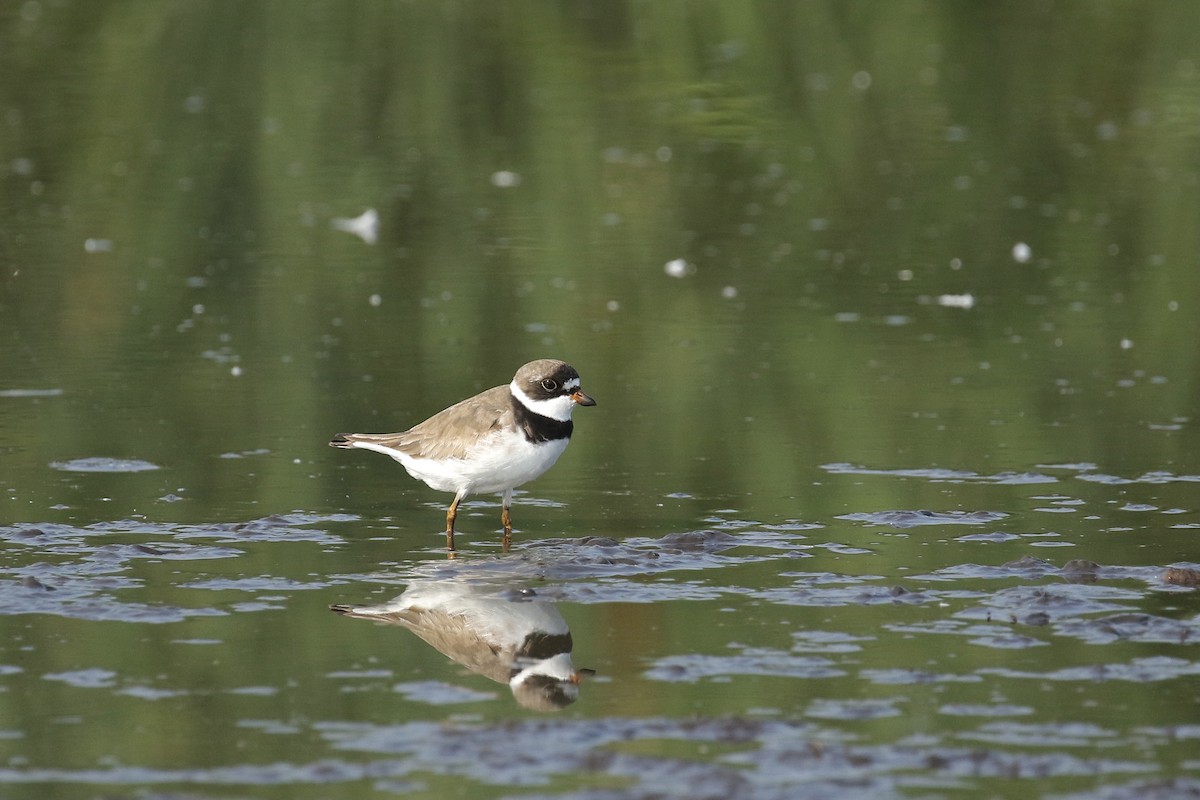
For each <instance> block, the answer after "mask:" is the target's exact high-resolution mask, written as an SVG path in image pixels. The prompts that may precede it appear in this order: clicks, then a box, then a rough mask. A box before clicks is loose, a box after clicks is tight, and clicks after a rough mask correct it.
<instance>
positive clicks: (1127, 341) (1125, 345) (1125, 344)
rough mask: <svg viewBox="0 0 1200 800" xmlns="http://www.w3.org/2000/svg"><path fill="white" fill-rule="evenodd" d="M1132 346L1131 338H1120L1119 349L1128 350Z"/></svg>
mask: <svg viewBox="0 0 1200 800" xmlns="http://www.w3.org/2000/svg"><path fill="white" fill-rule="evenodd" d="M1132 347H1133V340H1132V339H1122V340H1121V349H1122V350H1129V349H1130V348H1132Z"/></svg>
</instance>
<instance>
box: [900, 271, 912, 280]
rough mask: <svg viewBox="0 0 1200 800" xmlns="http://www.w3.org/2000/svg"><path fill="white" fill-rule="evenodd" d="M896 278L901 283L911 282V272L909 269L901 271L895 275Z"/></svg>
mask: <svg viewBox="0 0 1200 800" xmlns="http://www.w3.org/2000/svg"><path fill="white" fill-rule="evenodd" d="M896 277H897V278H898V279H899V280H902V281H911V280H912V279H913V271H912V270H911V269H902V270H900V271H899V272H897V273H896Z"/></svg>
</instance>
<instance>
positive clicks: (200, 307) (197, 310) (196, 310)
mask: <svg viewBox="0 0 1200 800" xmlns="http://www.w3.org/2000/svg"><path fill="white" fill-rule="evenodd" d="M192 313H193V314H195V315H196V316H200V315H201V314H203V313H204V303H196V305H194V306H192Z"/></svg>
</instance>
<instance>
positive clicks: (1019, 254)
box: [1012, 242, 1033, 264]
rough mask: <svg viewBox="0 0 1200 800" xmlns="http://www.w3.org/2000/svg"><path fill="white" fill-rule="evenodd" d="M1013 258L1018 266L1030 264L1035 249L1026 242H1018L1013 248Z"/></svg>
mask: <svg viewBox="0 0 1200 800" xmlns="http://www.w3.org/2000/svg"><path fill="white" fill-rule="evenodd" d="M1012 257H1013V261H1016V262H1017V263H1018V264H1028V263H1029V259H1031V258H1033V248H1031V247H1030V246H1029V245H1027V244H1025V243H1024V242H1017V243H1016V244H1014V245H1013V247H1012Z"/></svg>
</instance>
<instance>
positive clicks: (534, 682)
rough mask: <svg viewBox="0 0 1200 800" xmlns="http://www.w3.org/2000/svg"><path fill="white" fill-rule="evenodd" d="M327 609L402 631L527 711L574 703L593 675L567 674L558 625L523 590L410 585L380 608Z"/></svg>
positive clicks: (566, 636)
mask: <svg viewBox="0 0 1200 800" xmlns="http://www.w3.org/2000/svg"><path fill="white" fill-rule="evenodd" d="M329 608H330V610H331V611H336V612H337V613H339V614H342V615H344V616H347V617H355V618H358V619H369V620H373V621H375V622H381V623H384V624H388V625H400V626H403V627H405V628H408V629H409V630H410V631H412V632H413V633H415V634H416V635H417V636H419V637H421V638H422V639H424V640H425V641H426V642H428V643H429V644H430V645H432V646H433V647H434V648H435V649H436V650H438V652H440V653H442V654H443V655H445V656H447V657H448V658H450V659H452V660H453V661H455V662H457V663H459V664H462V665H463V666H464V667H466V668H467V669H469V670H471V671H472V672H476V673H479V674H480V675H485V676H487V677H488V678H490V679H492V680H494V681H496V682H498V683H507V684H508V686H509V688H510V689H511V690H512V693H513V696H514V697H515V698H516V699H517V702H518V703H520V704H521V705H523V706H525V707H526V708H531V709H534V710H535V711H557V710H559V709H562V708H565V707H566V706H568V705H570V704H571V703H573V702H575V700H576V699H577V698H578V697H579V684H580V682H581V681H582V680H583V679H584V678H585V677H588V676H590V675H594V674H596V673H595V671H594V670H590V669H576V668H575V665H574V663H573V662H572V660H571V649H572V647H573V645H574V642H573V641H572V639H571V631H570V629H569V628H568V627H567V622H566V620H564V619H563V617H562V614H560V613H559V612H558V609H557V608H555V607H554V604H553V603H548V602H546V601H544V600H540V599H538V598H537V596H536V595H535V594H534V593H533V592H532V591H531V590H527V591H525V592H521V593H518V594H516V595H515V596H514V595H513V593H511V592H500V591H498V590H497V589H496V588H495V587H487V586H476V585H473V584H470V583H466V582H460V581H413V582H412V583H410V584H409V585H408V588H406V589H405V590H404V594H402V595H400V596H399V597H396V598H394V599H392V600H389V601H388V602H386V603H383V604H381V605H377V606H355V605H340V604H339V605H332V606H330V607H329Z"/></svg>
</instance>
